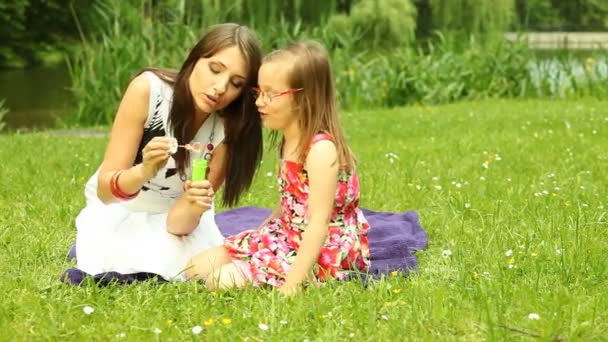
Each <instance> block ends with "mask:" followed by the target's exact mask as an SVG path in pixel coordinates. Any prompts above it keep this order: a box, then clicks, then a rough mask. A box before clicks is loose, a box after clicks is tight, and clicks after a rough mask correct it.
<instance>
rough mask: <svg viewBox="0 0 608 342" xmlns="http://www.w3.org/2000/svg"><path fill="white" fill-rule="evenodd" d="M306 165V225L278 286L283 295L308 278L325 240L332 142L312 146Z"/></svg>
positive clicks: (334, 179)
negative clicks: (288, 266) (285, 274)
mask: <svg viewBox="0 0 608 342" xmlns="http://www.w3.org/2000/svg"><path fill="white" fill-rule="evenodd" d="M306 166H307V170H308V179H309V195H308V212H307V215H308V226H307V227H306V230H305V231H304V233H302V243H301V244H300V249H299V250H298V254H297V256H296V258H295V261H294V263H293V265H292V266H291V271H290V272H289V273H288V274H287V278H286V279H285V284H284V285H283V286H282V287H281V291H282V292H283V293H286V294H290V293H293V292H294V291H295V290H296V289H297V287H298V285H300V284H301V283H302V282H303V281H305V280H307V279H309V276H310V272H311V270H312V267H313V265H314V264H315V263H316V262H317V259H318V258H319V253H320V252H321V248H322V247H323V243H324V242H325V239H326V238H327V234H328V231H329V220H330V217H331V213H332V211H333V208H334V201H335V194H336V188H337V186H338V167H339V163H338V153H337V150H336V146H335V145H334V143H333V142H331V141H329V140H323V141H319V142H317V143H316V144H314V145H313V146H312V148H311V149H310V152H309V153H308V157H307V158H306Z"/></svg>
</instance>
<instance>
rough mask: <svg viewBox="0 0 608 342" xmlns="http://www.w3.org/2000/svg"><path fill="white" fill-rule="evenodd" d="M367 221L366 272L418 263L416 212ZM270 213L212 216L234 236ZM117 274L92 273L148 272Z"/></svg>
mask: <svg viewBox="0 0 608 342" xmlns="http://www.w3.org/2000/svg"><path fill="white" fill-rule="evenodd" d="M363 213H364V215H365V217H366V218H367V220H368V221H369V224H370V230H369V250H370V261H371V263H370V268H369V270H368V274H369V275H370V276H373V277H374V278H379V277H381V276H382V275H384V274H387V273H390V272H393V271H398V272H402V273H403V275H407V274H408V273H409V271H410V270H415V269H416V268H417V266H418V262H417V260H416V256H415V255H414V252H415V251H416V250H421V249H424V248H425V247H426V246H427V244H428V240H429V238H428V236H427V234H426V232H425V231H424V229H422V227H421V226H420V222H418V213H417V212H415V211H407V212H404V213H388V212H378V211H372V210H368V209H363ZM268 215H270V210H269V209H264V208H259V207H242V208H237V209H232V210H227V211H224V212H221V213H219V214H217V215H216V221H217V224H218V226H219V228H220V231H221V232H222V234H223V235H224V236H230V235H234V234H236V233H239V232H241V231H243V230H246V229H253V228H256V227H257V226H259V224H260V223H261V222H262V221H264V219H266V217H268ZM68 257H69V258H75V257H76V248H75V246H72V249H71V250H70V253H69V255H68ZM143 275H144V276H142V274H128V275H121V274H118V273H115V272H112V273H108V274H100V275H95V276H94V278H96V279H98V280H101V281H102V282H108V281H117V282H119V283H131V282H133V281H138V280H143V279H147V278H149V277H151V276H153V275H148V274H143ZM85 277H86V274H84V273H83V272H82V271H80V270H78V269H69V270H67V271H66V272H64V274H63V275H62V276H61V279H62V280H63V281H66V282H68V283H71V284H80V283H81V282H82V281H83V280H84V278H85Z"/></svg>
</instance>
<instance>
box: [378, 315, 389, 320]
mask: <svg viewBox="0 0 608 342" xmlns="http://www.w3.org/2000/svg"><path fill="white" fill-rule="evenodd" d="M380 318H382V319H383V320H385V321H388V317H386V315H382V316H380Z"/></svg>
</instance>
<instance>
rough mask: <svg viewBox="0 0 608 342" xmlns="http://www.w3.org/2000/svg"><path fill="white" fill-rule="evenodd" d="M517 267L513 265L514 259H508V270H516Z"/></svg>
mask: <svg viewBox="0 0 608 342" xmlns="http://www.w3.org/2000/svg"><path fill="white" fill-rule="evenodd" d="M516 267H517V266H516V265H515V258H511V259H509V268H516Z"/></svg>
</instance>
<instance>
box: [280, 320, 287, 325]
mask: <svg viewBox="0 0 608 342" xmlns="http://www.w3.org/2000/svg"><path fill="white" fill-rule="evenodd" d="M279 323H280V324H282V325H285V324H287V320H286V319H282V320H281V321H280V322H279Z"/></svg>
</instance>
